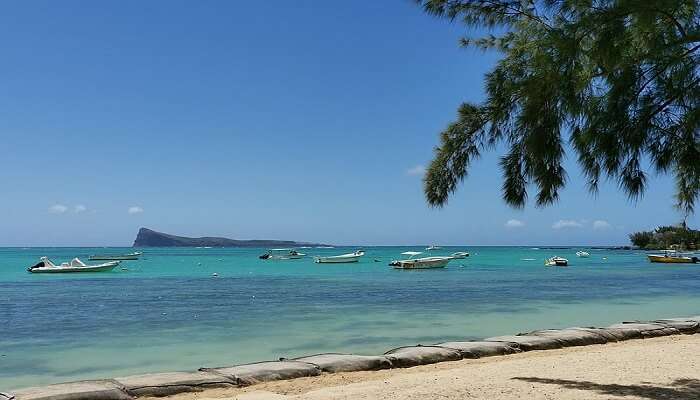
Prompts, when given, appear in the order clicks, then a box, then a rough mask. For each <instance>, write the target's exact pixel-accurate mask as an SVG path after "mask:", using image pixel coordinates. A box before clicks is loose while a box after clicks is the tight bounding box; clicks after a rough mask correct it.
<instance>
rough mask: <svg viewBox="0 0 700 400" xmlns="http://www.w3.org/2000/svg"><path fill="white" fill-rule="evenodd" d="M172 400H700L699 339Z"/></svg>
mask: <svg viewBox="0 0 700 400" xmlns="http://www.w3.org/2000/svg"><path fill="white" fill-rule="evenodd" d="M170 399H171V400H194V399H197V400H204V399H236V400H262V399H271V400H292V399H294V400H297V399H317V400H320V399H323V400H327V399H392V400H399V399H400V400H408V399H416V400H418V399H421V400H424V399H504V400H508V399H517V400H529V399H563V400H568V399H625V400H632V399H645V400H648V399H679V400H683V399H694V400H697V399H700V334H699V335H692V336H670V337H664V338H657V339H646V340H632V341H627V342H623V343H612V344H606V345H594V346H587V347H575V348H567V349H562V350H549V351H538V352H528V353H522V354H517V355H510V356H502V357H490V358H484V359H479V360H462V361H455V362H447V363H440V364H434V365H426V366H420V367H414V368H407V369H392V370H385V371H375V372H353V373H340V374H323V375H321V376H318V377H313V378H301V379H295V380H289V381H279V382H271V383H264V384H260V385H255V386H250V387H247V388H240V389H212V390H208V391H205V392H201V393H194V394H192V393H190V394H181V395H177V396H173V397H171V398H170Z"/></svg>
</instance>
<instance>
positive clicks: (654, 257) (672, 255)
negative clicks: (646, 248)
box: [647, 250, 700, 264]
mask: <svg viewBox="0 0 700 400" xmlns="http://www.w3.org/2000/svg"><path fill="white" fill-rule="evenodd" d="M647 257H648V258H649V261H651V262H653V263H663V264H696V263H698V262H700V259H699V258H698V257H697V256H694V255H693V254H691V253H681V252H679V251H678V250H664V252H663V254H649V255H647Z"/></svg>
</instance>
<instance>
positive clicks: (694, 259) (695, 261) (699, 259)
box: [692, 257, 700, 263]
mask: <svg viewBox="0 0 700 400" xmlns="http://www.w3.org/2000/svg"><path fill="white" fill-rule="evenodd" d="M692 260H693V262H694V263H698V262H700V258H697V257H693V258H692Z"/></svg>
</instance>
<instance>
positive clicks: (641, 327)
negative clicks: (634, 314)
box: [608, 322, 680, 339]
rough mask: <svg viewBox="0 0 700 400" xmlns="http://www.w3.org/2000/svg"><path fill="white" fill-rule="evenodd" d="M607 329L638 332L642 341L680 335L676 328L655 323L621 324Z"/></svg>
mask: <svg viewBox="0 0 700 400" xmlns="http://www.w3.org/2000/svg"><path fill="white" fill-rule="evenodd" d="M608 329H617V330H620V331H632V332H639V335H640V336H641V337H642V338H644V339H646V338H652V337H659V336H669V335H678V334H680V332H679V331H678V329H676V328H673V327H671V326H668V325H664V324H655V323H639V322H623V323H621V324H613V325H610V326H609V327H608Z"/></svg>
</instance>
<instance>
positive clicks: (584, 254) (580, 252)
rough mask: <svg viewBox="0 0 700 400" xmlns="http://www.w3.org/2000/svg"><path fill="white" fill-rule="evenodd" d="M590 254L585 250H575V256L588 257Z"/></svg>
mask: <svg viewBox="0 0 700 400" xmlns="http://www.w3.org/2000/svg"><path fill="white" fill-rule="evenodd" d="M590 256H591V254H590V253H588V252H587V251H583V250H581V251H577V252H576V257H581V258H587V257H590Z"/></svg>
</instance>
